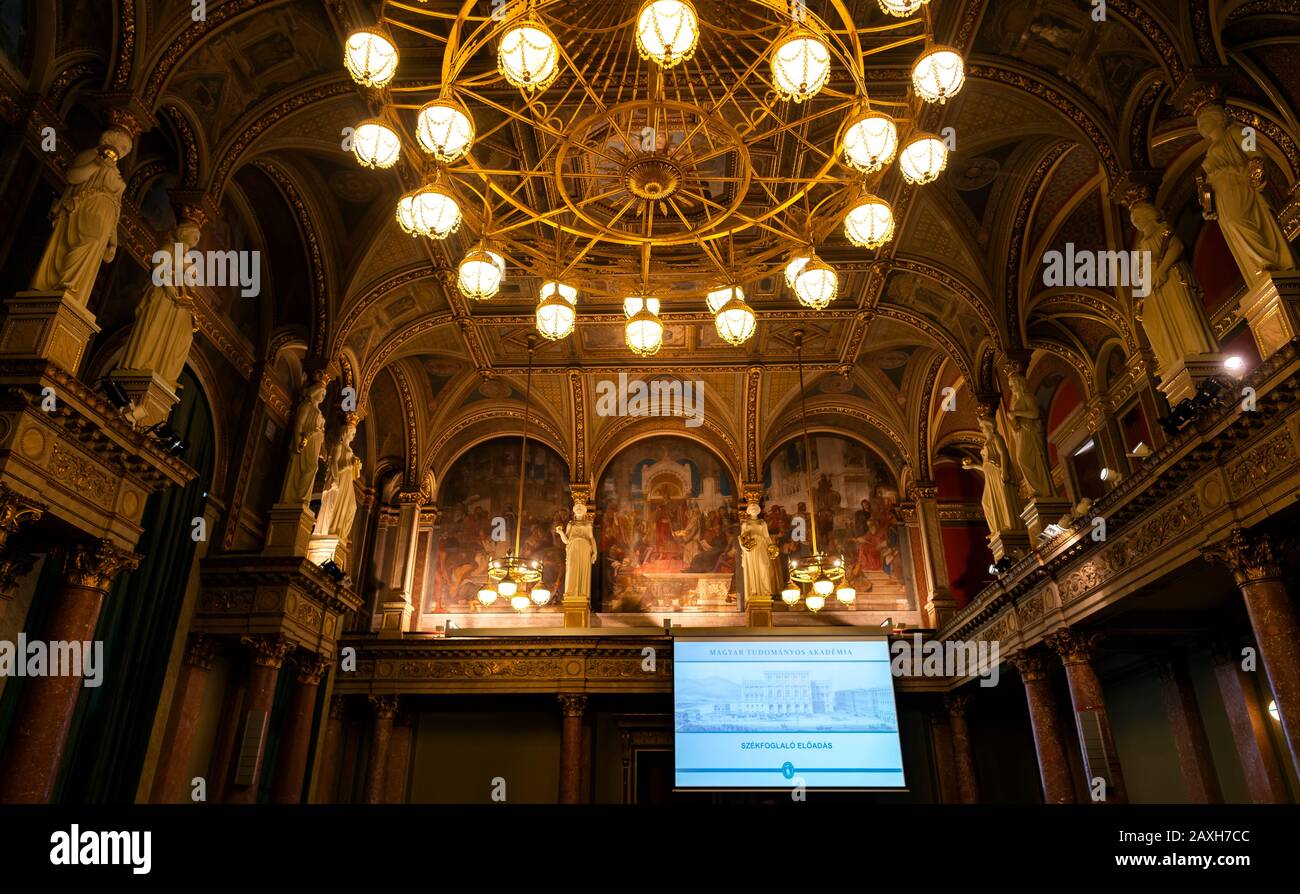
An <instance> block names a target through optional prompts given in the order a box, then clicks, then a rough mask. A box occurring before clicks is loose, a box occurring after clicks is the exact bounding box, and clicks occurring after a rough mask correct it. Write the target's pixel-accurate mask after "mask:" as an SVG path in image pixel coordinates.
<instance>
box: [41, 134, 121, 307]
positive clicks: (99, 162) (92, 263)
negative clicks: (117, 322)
mask: <svg viewBox="0 0 1300 894" xmlns="http://www.w3.org/2000/svg"><path fill="white" fill-rule="evenodd" d="M131 145H132V143H131V135H130V134H128V133H127V132H126V131H125V130H123V129H121V128H119V127H111V128H109V129H108V130H106V131H104V133H102V134H101V135H100V137H99V146H98V147H97V148H95V149H86V150H83V151H82V152H80V153H78V154H77V157H76V158H74V159H73V160H72V164H71V165H70V166H69V167H68V174H67V180H68V186H67V188H66V189H64V191H63V195H61V196H59V198H58V199H56V200H55V202H54V206H53V207H52V208H51V209H50V219H51V220H52V221H53V222H54V232H53V233H51V234H50V240H49V242H47V243H46V244H45V254H43V255H42V256H41V262H40V264H39V265H38V266H37V268H36V275H35V276H33V277H32V286H31V287H32V288H33V289H35V290H37V291H42V292H62V291H67V292H69V293H70V294H71V295H72V299H73V300H74V301H76V302H77V303H78V304H80V305H81V306H82V307H84V306H85V305H86V302H88V301H89V300H90V292H91V290H92V289H93V288H94V286H95V276H96V275H97V274H98V273H99V266H100V264H106V263H108V262H109V261H112V260H113V258H114V256H115V255H116V254H117V221H118V218H119V217H120V216H121V213H122V193H123V192H124V191H125V190H126V183H125V182H124V181H123V180H122V174H121V173H120V172H119V171H118V169H117V160H118V159H119V158H122V157H123V156H125V155H126V154H127V153H129V152H130V151H131Z"/></svg>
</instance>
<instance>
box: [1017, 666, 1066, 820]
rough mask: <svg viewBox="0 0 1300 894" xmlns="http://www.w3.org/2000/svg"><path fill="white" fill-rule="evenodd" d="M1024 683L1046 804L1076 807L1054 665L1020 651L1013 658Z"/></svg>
mask: <svg viewBox="0 0 1300 894" xmlns="http://www.w3.org/2000/svg"><path fill="white" fill-rule="evenodd" d="M1011 663H1012V665H1014V666H1015V668H1016V670H1017V671H1019V672H1020V679H1021V680H1022V681H1023V682H1024V684H1025V701H1026V702H1028V703H1029V726H1030V728H1031V729H1032V730H1033V733H1034V751H1035V753H1036V754H1037V755H1038V775H1039V778H1040V779H1041V780H1042V783H1043V802H1044V803H1046V804H1073V803H1074V779H1073V777H1072V776H1071V774H1070V758H1069V752H1068V751H1067V750H1066V746H1065V731H1064V730H1063V729H1061V715H1060V714H1059V713H1058V712H1057V708H1056V695H1055V693H1053V691H1052V664H1053V662H1051V661H1050V660H1049V659H1048V656H1046V655H1044V654H1043V653H1042V652H1038V651H1027V652H1021V653H1020V654H1018V655H1016V656H1014V657H1013V658H1012V659H1011Z"/></svg>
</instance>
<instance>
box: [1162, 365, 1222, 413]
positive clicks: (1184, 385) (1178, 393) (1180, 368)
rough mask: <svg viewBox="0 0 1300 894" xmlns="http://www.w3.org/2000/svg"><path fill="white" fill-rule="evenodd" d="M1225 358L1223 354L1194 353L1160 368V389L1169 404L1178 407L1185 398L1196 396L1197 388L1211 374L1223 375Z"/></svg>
mask: <svg viewBox="0 0 1300 894" xmlns="http://www.w3.org/2000/svg"><path fill="white" fill-rule="evenodd" d="M1223 360H1224V355H1223V354H1193V355H1191V356H1190V357H1184V358H1183V359H1182V360H1180V361H1179V362H1177V363H1174V364H1172V365H1171V366H1170V367H1169V368H1168V369H1162V370H1160V373H1159V377H1160V390H1161V391H1162V392H1164V395H1165V398H1166V399H1167V400H1168V401H1169V406H1171V407H1176V406H1178V403H1179V402H1180V401H1182V400H1183V399H1184V398H1188V397H1194V396H1195V395H1196V389H1197V388H1200V387H1201V383H1202V382H1204V381H1205V380H1206V379H1208V378H1209V377H1210V376H1219V375H1223V372H1224V369H1223Z"/></svg>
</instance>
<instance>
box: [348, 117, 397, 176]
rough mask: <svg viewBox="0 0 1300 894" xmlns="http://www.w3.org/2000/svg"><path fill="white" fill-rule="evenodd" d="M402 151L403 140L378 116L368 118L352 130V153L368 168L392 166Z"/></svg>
mask: <svg viewBox="0 0 1300 894" xmlns="http://www.w3.org/2000/svg"><path fill="white" fill-rule="evenodd" d="M401 153H402V141H401V140H399V139H398V138H397V134H396V133H394V132H393V129H392V128H391V127H389V126H388V125H387V124H385V123H384V122H382V121H380V120H379V119H378V118H368V119H367V120H365V121H362V122H361V123H360V124H358V125H357V126H356V129H355V130H354V131H353V132H352V154H353V155H354V156H356V159H357V161H358V162H360V163H361V165H362V166H363V167H367V168H391V167H392V166H393V165H395V164H397V158H398V156H399V155H401Z"/></svg>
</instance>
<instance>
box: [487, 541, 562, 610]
mask: <svg viewBox="0 0 1300 894" xmlns="http://www.w3.org/2000/svg"><path fill="white" fill-rule="evenodd" d="M541 580H542V563H541V561H540V560H538V559H524V558H520V557H519V556H516V555H514V554H513V553H507V554H506V555H504V556H502V557H501V558H499V559H493V560H492V561H490V562H488V585H487V586H486V587H483V588H482V589H481V590H479V591H478V601H479V602H480V603H482V604H483V605H491V604H492V603H494V602H496V601H497V597H498V596H504V597H505V598H507V599H509V600H510V607H511V608H513V609H514V610H515V611H517V612H522V611H524V610H525V609H526V608H528V606H529V605H532V604H536V605H538V606H542V605H545V604H546V603H548V602H550V601H551V591H550V590H547V589H546V588H544V587H542V588H535V586H534V585H536V584H538V583H541ZM539 589H540V591H541V592H538V590H539ZM543 597H545V598H543ZM539 600H540V601H539Z"/></svg>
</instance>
